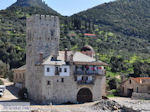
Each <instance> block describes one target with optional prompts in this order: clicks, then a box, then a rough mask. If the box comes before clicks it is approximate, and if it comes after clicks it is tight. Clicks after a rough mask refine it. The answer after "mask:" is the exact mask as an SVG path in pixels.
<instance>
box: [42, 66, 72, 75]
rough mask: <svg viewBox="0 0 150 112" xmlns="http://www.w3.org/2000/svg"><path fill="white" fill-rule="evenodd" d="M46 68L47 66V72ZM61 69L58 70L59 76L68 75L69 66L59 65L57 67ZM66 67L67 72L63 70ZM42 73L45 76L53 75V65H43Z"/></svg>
mask: <svg viewBox="0 0 150 112" xmlns="http://www.w3.org/2000/svg"><path fill="white" fill-rule="evenodd" d="M47 68H49V72H47ZM60 68H61V69H62V71H61V72H59V76H70V66H59V67H58V70H59V69H60ZM65 68H66V69H67V72H65V71H64V69H65ZM44 74H45V76H55V66H52V65H45V66H44Z"/></svg>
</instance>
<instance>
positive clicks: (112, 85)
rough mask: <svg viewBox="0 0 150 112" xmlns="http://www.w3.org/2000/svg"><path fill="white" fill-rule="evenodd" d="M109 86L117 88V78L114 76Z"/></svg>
mask: <svg viewBox="0 0 150 112" xmlns="http://www.w3.org/2000/svg"><path fill="white" fill-rule="evenodd" d="M108 85H109V88H110V89H111V90H112V89H117V79H116V78H112V79H110V80H109V82H108Z"/></svg>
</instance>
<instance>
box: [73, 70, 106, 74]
mask: <svg viewBox="0 0 150 112" xmlns="http://www.w3.org/2000/svg"><path fill="white" fill-rule="evenodd" d="M105 73H106V71H105V70H102V71H100V72H98V71H75V72H74V74H75V75H105Z"/></svg>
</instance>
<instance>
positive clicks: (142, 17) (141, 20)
mask: <svg viewBox="0 0 150 112" xmlns="http://www.w3.org/2000/svg"><path fill="white" fill-rule="evenodd" d="M74 16H75V15H74ZM77 16H80V17H81V18H82V19H83V20H89V21H92V22H94V23H95V24H98V25H101V28H103V29H104V30H106V31H108V30H110V31H113V32H117V33H123V34H124V35H127V36H134V37H139V38H146V39H149V40H150V32H149V28H150V0H116V1H115V2H110V3H105V4H102V5H99V6H96V7H94V8H91V9H89V10H86V11H84V12H81V13H79V14H77Z"/></svg>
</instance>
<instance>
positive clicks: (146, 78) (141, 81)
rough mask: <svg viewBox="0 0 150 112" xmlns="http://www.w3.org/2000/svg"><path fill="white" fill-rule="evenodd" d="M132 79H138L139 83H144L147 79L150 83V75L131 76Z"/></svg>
mask: <svg viewBox="0 0 150 112" xmlns="http://www.w3.org/2000/svg"><path fill="white" fill-rule="evenodd" d="M131 80H134V81H136V82H137V83H138V84H143V83H145V81H146V82H147V81H149V83H150V77H137V78H131Z"/></svg>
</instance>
